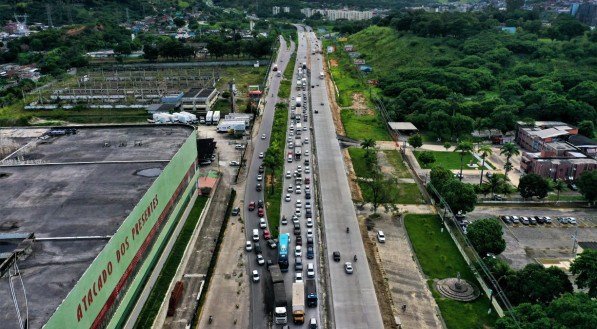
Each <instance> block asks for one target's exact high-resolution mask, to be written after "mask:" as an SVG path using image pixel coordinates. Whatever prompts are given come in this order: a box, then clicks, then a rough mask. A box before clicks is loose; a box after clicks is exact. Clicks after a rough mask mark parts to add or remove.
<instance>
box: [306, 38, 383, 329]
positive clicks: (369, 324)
mask: <svg viewBox="0 0 597 329" xmlns="http://www.w3.org/2000/svg"><path fill="white" fill-rule="evenodd" d="M306 29H307V33H306V34H307V39H308V44H309V47H310V48H311V49H307V51H308V52H309V54H311V51H312V50H313V49H314V46H315V44H318V45H319V47H322V42H321V41H318V40H317V38H316V36H315V34H314V33H313V32H312V31H311V29H310V28H309V27H306ZM301 34H302V33H301V32H299V40H301ZM306 46H307V45H306V44H305V43H299V48H298V52H299V53H301V52H304V51H305V49H303V47H306ZM308 60H309V64H308V66H309V68H310V70H311V85H312V86H313V88H311V89H310V90H311V103H312V106H313V109H318V110H319V113H318V114H313V122H314V124H313V127H314V136H315V148H316V156H317V169H318V176H319V177H321V179H320V180H319V181H318V183H319V186H320V191H321V209H322V214H321V215H322V216H321V217H322V218H323V223H324V234H323V236H324V242H325V243H324V245H325V246H326V249H325V251H324V252H325V257H324V258H325V262H324V264H325V265H326V267H327V268H328V270H329V279H330V280H329V286H328V293H329V294H330V295H331V300H330V302H331V310H330V312H329V313H330V314H328V316H329V317H330V319H331V322H332V328H338V329H372V328H383V321H382V318H381V313H380V310H379V304H378V302H377V298H376V294H375V288H374V286H373V280H372V278H371V272H370V271H369V267H368V266H367V260H366V259H367V258H366V255H365V248H364V246H363V242H362V240H361V234H360V231H359V226H358V222H357V217H356V213H355V209H354V204H353V202H352V198H351V194H350V187H349V184H348V177H347V175H346V171H345V166H344V161H343V157H342V153H341V151H340V144H339V142H338V140H337V138H336V129H335V127H334V121H333V119H332V113H331V111H330V106H329V103H328V96H327V95H328V94H327V87H326V84H325V82H324V80H321V79H320V77H319V73H320V72H323V71H324V69H323V64H322V61H323V60H324V58H323V56H322V55H321V54H319V53H316V54H314V55H310V56H309V58H308ZM326 74H327V73H326ZM321 104H323V105H321ZM347 227H348V228H349V229H350V233H347V232H346V228H347ZM334 251H339V252H340V254H341V260H340V262H334V261H333V259H332V253H333V252H334ZM354 255H356V256H357V262H353V256H354ZM347 261H350V262H353V267H354V273H353V274H347V273H345V271H344V262H347Z"/></svg>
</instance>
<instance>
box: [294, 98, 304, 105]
mask: <svg viewBox="0 0 597 329" xmlns="http://www.w3.org/2000/svg"><path fill="white" fill-rule="evenodd" d="M302 105H303V99H302V98H301V97H300V96H299V97H297V98H296V107H301V106H302Z"/></svg>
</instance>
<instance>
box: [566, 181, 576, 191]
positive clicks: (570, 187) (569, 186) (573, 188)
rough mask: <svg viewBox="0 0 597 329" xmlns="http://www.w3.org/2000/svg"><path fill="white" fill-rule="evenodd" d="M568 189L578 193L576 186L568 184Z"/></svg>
mask: <svg viewBox="0 0 597 329" xmlns="http://www.w3.org/2000/svg"><path fill="white" fill-rule="evenodd" d="M568 188H569V189H571V190H572V191H578V186H576V184H574V183H572V182H570V183H568Z"/></svg>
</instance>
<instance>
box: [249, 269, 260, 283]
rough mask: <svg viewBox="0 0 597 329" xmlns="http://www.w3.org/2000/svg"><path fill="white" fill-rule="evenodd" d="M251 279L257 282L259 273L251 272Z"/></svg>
mask: <svg viewBox="0 0 597 329" xmlns="http://www.w3.org/2000/svg"><path fill="white" fill-rule="evenodd" d="M251 277H252V279H253V282H259V272H258V271H257V270H253V274H252V276H251Z"/></svg>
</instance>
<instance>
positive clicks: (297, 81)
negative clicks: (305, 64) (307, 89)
mask: <svg viewBox="0 0 597 329" xmlns="http://www.w3.org/2000/svg"><path fill="white" fill-rule="evenodd" d="M301 86H302V83H301V80H300V79H298V80H296V90H301Z"/></svg>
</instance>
